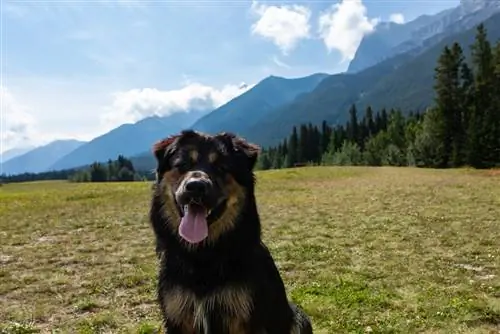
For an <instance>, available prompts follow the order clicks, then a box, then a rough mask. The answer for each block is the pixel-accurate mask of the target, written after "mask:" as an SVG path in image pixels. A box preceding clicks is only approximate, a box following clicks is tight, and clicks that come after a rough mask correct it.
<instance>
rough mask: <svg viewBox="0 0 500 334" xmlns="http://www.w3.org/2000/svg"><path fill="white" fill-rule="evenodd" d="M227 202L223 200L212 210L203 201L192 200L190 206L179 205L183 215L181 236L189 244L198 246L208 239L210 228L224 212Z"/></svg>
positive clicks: (180, 227)
mask: <svg viewBox="0 0 500 334" xmlns="http://www.w3.org/2000/svg"><path fill="white" fill-rule="evenodd" d="M226 202H227V200H226V199H225V198H222V199H220V200H219V201H218V203H217V204H216V205H215V206H214V207H213V208H211V209H209V208H208V207H207V205H205V204H203V203H202V201H198V200H194V199H192V200H191V201H190V202H189V203H188V204H184V205H178V208H179V212H180V215H181V221H180V225H179V235H180V236H181V237H182V238H183V239H184V240H186V241H187V242H189V243H192V244H196V243H199V242H202V241H203V240H205V239H206V238H207V237H208V228H209V226H210V225H211V224H212V223H213V222H214V221H216V220H217V219H218V218H219V217H220V216H221V215H222V213H223V212H224V210H225V208H226Z"/></svg>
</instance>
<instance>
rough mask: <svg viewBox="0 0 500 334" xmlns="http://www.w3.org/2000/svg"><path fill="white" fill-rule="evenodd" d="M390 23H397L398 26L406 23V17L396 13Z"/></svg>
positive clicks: (392, 15) (391, 17)
mask: <svg viewBox="0 0 500 334" xmlns="http://www.w3.org/2000/svg"><path fill="white" fill-rule="evenodd" d="M389 21H391V22H394V23H397V24H403V23H405V17H404V15H403V14H401V13H394V14H391V16H389Z"/></svg>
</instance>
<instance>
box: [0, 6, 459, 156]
mask: <svg viewBox="0 0 500 334" xmlns="http://www.w3.org/2000/svg"><path fill="white" fill-rule="evenodd" d="M457 4H458V0H453V1H435V0H428V1H417V0H411V1H409V0H407V1H402V0H397V1H396V0H371V1H368V0H364V1H361V0H344V1H341V2H339V1H314V0H311V1H279V2H278V1H258V2H255V1H251V0H247V1H238V0H233V1H228V0H226V1H203V0H197V1H191V0H182V1H139V0H135V1H132V0H131V1H127V0H121V1H116V0H115V1H113V0H108V1H105V0H84V1H68V0H65V1H62V0H60V1H57V0H55V1H54V0H52V1H43V0H36V1H23V0H18V1H14V0H11V1H9V0H4V1H2V5H3V8H2V13H1V14H2V20H3V22H2V27H3V31H2V43H3V44H2V50H1V51H2V70H3V77H2V79H3V85H2V98H3V102H2V104H3V108H2V118H3V126H2V148H1V149H0V150H7V149H9V148H11V147H14V146H16V147H17V146H23V145H27V144H35V145H37V144H43V143H46V142H48V141H50V140H53V139H57V138H78V139H83V140H89V139H91V138H93V137H95V136H96V135H99V134H102V133H104V132H106V131H108V130H110V129H112V128H114V127H116V126H118V125H120V124H122V123H124V122H133V121H137V120H139V119H141V118H143V117H147V116H150V115H153V114H162V115H165V114H168V113H171V112H176V111H183V110H189V109H190V107H191V105H192V103H193V99H195V98H197V99H198V100H199V99H202V100H204V101H205V102H206V103H205V105H206V106H209V107H214V108H215V107H217V106H219V105H221V104H223V103H225V102H227V101H228V100H229V99H231V98H232V97H234V96H236V95H238V94H241V93H242V92H243V91H244V90H245V89H248V88H242V86H241V84H242V83H247V84H249V85H250V87H251V85H253V84H256V83H257V82H258V81H260V80H262V79H263V78H264V77H266V76H268V75H278V76H284V77H297V76H305V75H308V74H311V73H314V72H326V73H336V72H340V71H343V70H345V69H346V68H347V66H348V63H349V60H350V59H351V58H352V56H353V54H354V52H355V50H356V48H357V46H358V44H359V41H360V39H361V38H362V36H363V35H364V34H366V33H369V32H370V31H371V30H372V29H374V27H375V26H376V23H377V22H378V21H389V20H394V21H398V22H407V21H409V20H412V19H414V18H416V17H417V16H419V15H422V14H433V13H437V12H439V11H441V10H443V9H446V8H450V7H453V6H456V5H457ZM243 87H244V86H243Z"/></svg>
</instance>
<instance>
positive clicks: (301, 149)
mask: <svg viewBox="0 0 500 334" xmlns="http://www.w3.org/2000/svg"><path fill="white" fill-rule="evenodd" d="M308 139H309V138H308V133H307V126H306V125H305V124H302V125H301V126H300V135H299V146H298V147H297V160H298V162H301V163H303V162H307V150H308V145H307V144H308Z"/></svg>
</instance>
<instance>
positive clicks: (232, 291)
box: [164, 287, 253, 334]
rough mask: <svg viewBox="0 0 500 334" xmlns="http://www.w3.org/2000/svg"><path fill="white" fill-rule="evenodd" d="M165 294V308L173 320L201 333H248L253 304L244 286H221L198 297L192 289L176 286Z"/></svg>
mask: <svg viewBox="0 0 500 334" xmlns="http://www.w3.org/2000/svg"><path fill="white" fill-rule="evenodd" d="M164 298H165V299H164V301H165V303H164V305H165V311H166V314H167V317H168V318H169V319H170V320H171V321H172V322H174V323H176V324H178V325H182V326H183V327H185V328H193V329H194V328H196V329H198V330H200V332H201V333H213V330H214V329H219V330H223V331H224V332H225V333H228V334H233V333H234V334H239V333H246V330H245V327H246V326H247V324H248V322H249V319H250V315H251V312H252V308H253V303H252V296H251V293H250V291H249V290H248V289H245V288H236V287H228V288H221V289H219V290H217V291H215V292H213V293H210V294H207V295H206V296H202V297H198V296H196V295H195V294H194V293H193V292H192V291H189V290H186V289H184V288H181V287H175V288H172V289H170V290H168V291H167V292H166V294H165V296H164ZM207 328H209V329H210V330H211V331H206V329H207Z"/></svg>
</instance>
